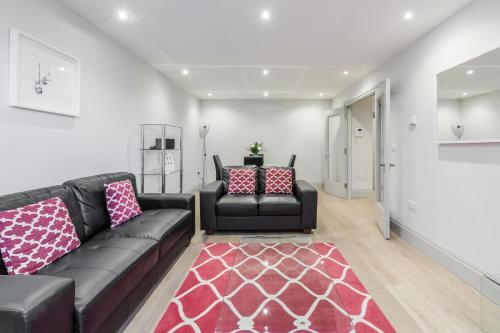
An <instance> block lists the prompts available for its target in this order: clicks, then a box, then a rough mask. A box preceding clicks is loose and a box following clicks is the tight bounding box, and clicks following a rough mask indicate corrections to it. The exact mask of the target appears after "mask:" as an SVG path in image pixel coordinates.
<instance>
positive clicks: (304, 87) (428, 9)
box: [61, 0, 471, 99]
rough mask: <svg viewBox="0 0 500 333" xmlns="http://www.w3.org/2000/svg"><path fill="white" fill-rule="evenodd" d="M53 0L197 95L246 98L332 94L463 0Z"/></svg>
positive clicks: (436, 22)
mask: <svg viewBox="0 0 500 333" xmlns="http://www.w3.org/2000/svg"><path fill="white" fill-rule="evenodd" d="M61 1H62V2H63V3H65V4H66V5H68V6H69V7H71V8H72V9H73V10H74V11H76V12H77V13H79V14H80V15H81V16H83V17H84V18H86V19H87V20H89V21H90V22H92V23H93V24H95V25H96V26H97V27H99V28H101V29H102V30H104V31H105V32H106V33H108V34H109V35H111V36H112V37H113V38H115V39H116V40H118V41H119V42H120V43H122V44H123V45H125V46H126V47H127V48H129V49H130V50H132V51H133V52H134V53H136V54H137V55H139V56H140V57H141V58H143V59H144V60H145V61H146V62H148V63H150V64H151V65H153V66H154V67H156V68H157V69H158V70H159V71H161V72H162V73H163V74H164V75H166V76H167V77H169V78H170V79H172V80H173V81H175V82H176V83H178V84H179V85H181V86H182V87H184V88H186V89H187V90H188V91H190V92H192V93H193V94H195V95H196V96H198V97H199V98H202V99H208V98H214V99H226V98H231V99H254V98H266V97H264V96H263V93H264V92H265V91H267V92H268V93H269V97H267V98H320V96H319V93H320V92H322V93H324V97H325V98H326V97H334V96H335V95H336V94H338V93H340V92H341V91H342V90H344V89H346V88H347V87H348V86H350V85H351V84H353V83H354V82H355V81H357V80H359V79H360V78H362V77H363V76H364V75H366V74H367V73H368V72H370V71H371V70H373V69H374V68H375V67H377V66H378V65H380V64H382V63H384V62H385V61H387V60H388V59H390V58H391V57H392V56H393V55H395V54H396V53H397V52H399V51H400V50H402V49H403V48H405V47H406V46H408V45H409V44H411V43H413V42H414V41H416V40H417V39H418V38H419V37H421V36H422V35H423V34H425V33H426V32H428V31H430V30H431V29H432V28H434V27H435V26H437V25H438V24H439V23H440V22H442V21H443V20H445V19H446V18H447V17H449V16H450V15H452V14H453V13H455V12H456V11H457V10H459V9H460V8H462V7H463V6H465V5H466V4H468V3H469V2H470V1H471V0H377V1H372V0H141V1H137V0H135V1H134V0H61ZM264 9H268V10H269V11H270V12H271V19H270V20H269V21H267V22H265V21H263V20H262V19H261V18H260V14H261V12H262V10H264ZM119 10H125V11H127V13H128V15H129V17H130V18H129V20H127V21H126V22H121V21H119V20H118V18H117V12H118V11H119ZM408 11H411V12H413V13H414V18H413V19H412V20H409V21H406V20H404V19H403V15H404V14H405V13H406V12H408ZM183 68H187V69H189V72H190V73H189V75H187V76H184V75H182V73H181V72H182V69H183ZM263 68H267V69H269V71H270V74H269V75H268V76H263V75H262V69H263ZM345 70H348V71H349V75H344V74H343V72H344V71H345ZM209 92H211V93H213V96H212V97H209V96H208V93H209Z"/></svg>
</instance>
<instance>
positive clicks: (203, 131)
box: [199, 125, 210, 139]
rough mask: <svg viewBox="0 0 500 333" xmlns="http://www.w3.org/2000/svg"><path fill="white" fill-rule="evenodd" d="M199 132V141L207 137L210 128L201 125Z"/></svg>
mask: <svg viewBox="0 0 500 333" xmlns="http://www.w3.org/2000/svg"><path fill="white" fill-rule="evenodd" d="M199 130H200V139H203V138H204V137H206V136H207V134H208V131H210V126H208V125H201V126H200V129H199Z"/></svg>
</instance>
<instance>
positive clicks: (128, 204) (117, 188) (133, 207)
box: [104, 179, 142, 228]
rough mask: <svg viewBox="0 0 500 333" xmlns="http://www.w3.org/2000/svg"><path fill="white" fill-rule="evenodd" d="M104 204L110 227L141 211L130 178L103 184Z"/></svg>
mask: <svg viewBox="0 0 500 333" xmlns="http://www.w3.org/2000/svg"><path fill="white" fill-rule="evenodd" d="M104 187H105V188H106V205H107V207H108V213H109V216H110V217H111V228H113V227H116V226H117V225H120V224H122V223H123V222H126V221H128V220H130V219H131V218H133V217H134V216H137V215H139V214H141V213H142V211H141V207H139V204H138V203H137V199H136V197H135V191H134V187H133V186H132V183H131V182H130V180H128V179H127V180H123V181H119V182H114V183H111V184H105V185H104Z"/></svg>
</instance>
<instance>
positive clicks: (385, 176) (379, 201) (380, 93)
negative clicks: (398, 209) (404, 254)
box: [375, 79, 394, 239]
mask: <svg viewBox="0 0 500 333" xmlns="http://www.w3.org/2000/svg"><path fill="white" fill-rule="evenodd" d="M390 125H391V81H390V79H386V80H385V81H383V82H382V83H380V84H379V85H378V86H377V88H376V90H375V200H376V201H375V221H376V222H377V225H378V226H379V228H380V230H381V231H382V234H383V235H384V237H385V239H389V238H390V236H391V215H390V214H391V208H390V189H391V177H390V176H391V167H393V166H394V165H393V164H392V163H391V159H390V158H391V154H390V151H391V150H390V146H391V138H390V128H391V126H390Z"/></svg>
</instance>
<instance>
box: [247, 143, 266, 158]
mask: <svg viewBox="0 0 500 333" xmlns="http://www.w3.org/2000/svg"><path fill="white" fill-rule="evenodd" d="M248 150H250V153H251V155H262V152H263V151H264V143H263V142H261V143H258V142H257V141H256V142H254V143H252V144H251V145H250V146H248Z"/></svg>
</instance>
